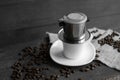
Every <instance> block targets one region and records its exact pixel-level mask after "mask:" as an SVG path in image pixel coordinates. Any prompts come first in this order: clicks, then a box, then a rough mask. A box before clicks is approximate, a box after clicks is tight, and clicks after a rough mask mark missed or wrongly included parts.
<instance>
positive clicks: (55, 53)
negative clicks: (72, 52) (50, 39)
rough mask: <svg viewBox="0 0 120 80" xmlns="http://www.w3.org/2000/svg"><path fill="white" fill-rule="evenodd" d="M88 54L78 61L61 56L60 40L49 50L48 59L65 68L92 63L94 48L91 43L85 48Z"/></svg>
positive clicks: (61, 46) (61, 44)
mask: <svg viewBox="0 0 120 80" xmlns="http://www.w3.org/2000/svg"><path fill="white" fill-rule="evenodd" d="M86 50H87V51H88V54H87V55H86V56H85V57H84V58H80V59H68V58H66V57H65V56H64V55H63V42H62V41H61V40H57V41H56V42H55V43H53V45H52V46H51V49H50V57H51V58H52V60H53V61H55V62H56V63H58V64H61V65H65V66H82V65H85V64H88V63H90V62H92V61H93V60H94V58H95V55H96V51H95V47H94V46H93V44H92V43H89V45H88V46H87V49H86Z"/></svg>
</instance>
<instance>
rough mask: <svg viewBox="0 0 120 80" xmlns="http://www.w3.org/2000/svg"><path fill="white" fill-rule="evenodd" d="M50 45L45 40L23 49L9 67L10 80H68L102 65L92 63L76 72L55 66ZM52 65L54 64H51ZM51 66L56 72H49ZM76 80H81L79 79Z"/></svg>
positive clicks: (95, 62) (68, 68) (72, 69)
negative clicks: (62, 79)
mask: <svg viewBox="0 0 120 80" xmlns="http://www.w3.org/2000/svg"><path fill="white" fill-rule="evenodd" d="M50 47H51V43H49V40H48V38H47V40H45V41H44V42H42V43H41V44H40V45H39V46H36V47H30V46H29V47H25V48H24V49H22V50H21V52H20V53H18V55H19V58H18V59H17V61H16V62H15V63H14V64H13V65H12V66H11V68H12V74H11V79H12V80H58V79H60V77H64V78H69V77H70V76H71V75H72V74H74V73H75V72H77V71H78V72H88V71H90V70H94V69H95V68H96V67H98V66H100V65H101V64H102V63H101V62H99V61H95V60H94V61H93V62H91V63H89V64H88V65H85V66H81V67H78V68H77V70H75V69H74V68H71V67H67V66H62V65H59V67H58V66H56V65H58V64H55V63H54V62H53V61H52V60H51V58H50V56H49V50H50ZM53 63H54V64H53ZM51 64H53V65H54V67H56V68H57V72H56V73H55V72H51V68H50V67H51ZM78 80H83V79H81V78H79V79H78Z"/></svg>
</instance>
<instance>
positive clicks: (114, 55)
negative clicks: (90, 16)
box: [46, 27, 120, 70]
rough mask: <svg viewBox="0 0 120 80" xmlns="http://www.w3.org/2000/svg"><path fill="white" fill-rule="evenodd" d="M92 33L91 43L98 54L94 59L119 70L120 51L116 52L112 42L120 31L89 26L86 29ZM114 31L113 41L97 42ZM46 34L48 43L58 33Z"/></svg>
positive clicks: (119, 36)
mask: <svg viewBox="0 0 120 80" xmlns="http://www.w3.org/2000/svg"><path fill="white" fill-rule="evenodd" d="M88 31H90V32H91V33H92V35H93V39H92V41H91V42H92V44H93V45H94V46H95V48H96V50H97V51H99V52H97V55H98V56H99V57H98V58H97V59H96V60H99V61H101V62H102V63H104V64H106V65H107V66H109V67H111V68H115V69H117V70H120V60H119V59H120V52H118V49H117V48H114V46H113V45H112V44H114V42H116V41H118V42H119V41H120V33H118V32H116V31H113V30H112V29H108V30H103V29H99V28H96V27H94V28H90V29H88ZM113 33H114V36H113V37H112V39H113V40H114V42H109V44H108V43H107V41H106V43H104V42H103V43H104V44H102V45H101V44H100V43H99V42H100V41H102V40H103V39H104V38H106V37H108V36H110V35H112V34H113ZM46 34H47V35H48V36H49V39H50V43H54V42H55V41H56V40H58V39H59V38H58V35H57V34H56V33H50V32H46ZM108 39H109V38H108Z"/></svg>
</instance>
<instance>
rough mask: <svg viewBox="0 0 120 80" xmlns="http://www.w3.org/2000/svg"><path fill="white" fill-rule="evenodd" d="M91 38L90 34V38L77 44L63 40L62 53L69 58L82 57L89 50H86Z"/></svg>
mask: <svg viewBox="0 0 120 80" xmlns="http://www.w3.org/2000/svg"><path fill="white" fill-rule="evenodd" d="M92 38H93V36H92V35H90V38H89V39H88V40H87V41H85V42H83V43H79V44H71V43H66V42H63V48H64V50H63V55H64V56H65V57H66V58H69V59H80V58H84V57H85V56H86V55H87V54H88V52H89V50H87V49H88V48H87V47H88V45H89V44H90V43H91V42H90V41H91V40H92Z"/></svg>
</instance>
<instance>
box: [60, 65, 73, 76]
mask: <svg viewBox="0 0 120 80" xmlns="http://www.w3.org/2000/svg"><path fill="white" fill-rule="evenodd" d="M59 71H60V74H61V75H62V76H65V77H66V78H67V77H69V76H70V75H72V74H73V73H74V70H72V69H71V68H70V67H63V68H61V69H60V70H59Z"/></svg>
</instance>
